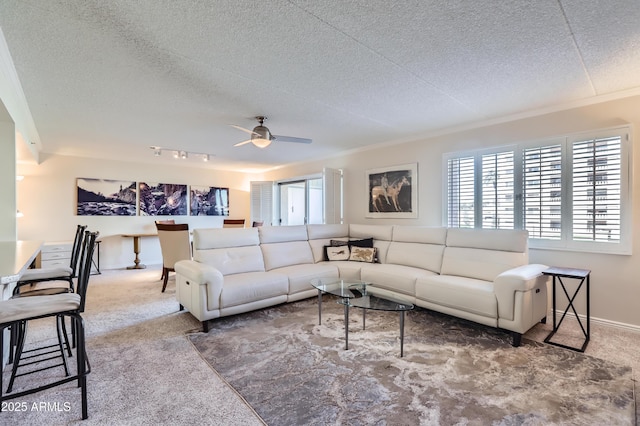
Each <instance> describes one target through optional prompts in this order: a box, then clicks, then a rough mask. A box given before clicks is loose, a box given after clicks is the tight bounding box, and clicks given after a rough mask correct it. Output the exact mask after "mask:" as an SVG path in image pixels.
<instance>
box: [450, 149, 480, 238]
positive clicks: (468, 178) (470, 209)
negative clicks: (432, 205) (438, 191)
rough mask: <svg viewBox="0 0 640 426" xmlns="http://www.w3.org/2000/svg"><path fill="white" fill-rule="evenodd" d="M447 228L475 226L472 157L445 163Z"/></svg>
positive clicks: (453, 159) (454, 159)
mask: <svg viewBox="0 0 640 426" xmlns="http://www.w3.org/2000/svg"><path fill="white" fill-rule="evenodd" d="M447 163H448V164H447V181H448V182H447V188H448V191H447V212H448V213H447V216H448V218H447V223H448V225H447V226H450V227H453V228H473V227H474V226H475V221H474V216H475V202H474V198H475V172H474V159H473V157H464V158H451V159H449V161H448V162H447Z"/></svg>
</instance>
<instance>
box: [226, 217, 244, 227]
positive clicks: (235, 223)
mask: <svg viewBox="0 0 640 426" xmlns="http://www.w3.org/2000/svg"><path fill="white" fill-rule="evenodd" d="M222 227H223V228H244V219H224V220H223V221H222Z"/></svg>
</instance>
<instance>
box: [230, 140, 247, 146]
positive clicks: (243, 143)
mask: <svg viewBox="0 0 640 426" xmlns="http://www.w3.org/2000/svg"><path fill="white" fill-rule="evenodd" d="M248 143H251V139H248V140H246V141H242V142H238V143H237V144H235V145H233V146H242V145H246V144H248Z"/></svg>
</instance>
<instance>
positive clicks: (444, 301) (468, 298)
mask: <svg viewBox="0 0 640 426" xmlns="http://www.w3.org/2000/svg"><path fill="white" fill-rule="evenodd" d="M415 295H416V298H417V299H421V300H424V301H427V302H431V303H434V304H437V305H441V306H447V307H449V308H452V309H457V310H460V311H465V312H470V313H473V314H476V315H481V316H486V317H490V318H497V317H498V301H497V299H496V296H495V293H494V291H493V283H492V282H489V281H484V280H478V279H475V278H466V277H459V276H453V275H433V276H430V277H425V278H418V280H417V282H416V293H415Z"/></svg>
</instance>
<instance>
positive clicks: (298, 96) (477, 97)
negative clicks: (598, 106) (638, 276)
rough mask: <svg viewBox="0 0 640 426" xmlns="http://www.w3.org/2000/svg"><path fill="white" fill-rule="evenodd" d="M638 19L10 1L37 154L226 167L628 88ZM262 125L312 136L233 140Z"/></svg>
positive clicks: (283, 5)
mask: <svg viewBox="0 0 640 426" xmlns="http://www.w3.org/2000/svg"><path fill="white" fill-rule="evenodd" d="M638 22H640V7H639V5H638V0H589V1H588V2H587V1H584V0H561V1H558V0H536V1H531V0H520V1H517V0H514V1H506V0H493V1H470V0H437V1H417V0H415V1H410V0H405V1H390V0H351V1H348V0H324V1H323V0H291V1H284V0H272V1H243V0H217V1H213V0H210V1H206V0H112V1H104V0H0V28H1V29H2V32H3V33H4V37H5V39H6V42H7V45H8V47H9V52H10V55H11V59H12V61H13V64H14V66H15V69H16V71H17V75H18V78H19V80H20V83H21V85H22V89H23V91H24V94H25V97H26V101H27V104H28V107H29V109H30V111H31V114H32V116H33V120H34V122H35V127H36V128H37V132H38V135H39V140H38V141H32V142H35V143H37V145H38V147H39V149H40V151H41V152H42V153H44V154H45V155H46V153H59V154H69V155H78V156H90V157H99V158H114V159H133V160H136V161H149V162H151V161H170V159H168V158H165V157H169V156H168V155H167V154H163V156H162V157H161V158H155V157H154V156H153V152H152V151H151V150H150V149H149V146H150V145H157V146H162V147H166V148H176V149H184V150H188V151H192V152H204V153H211V154H215V155H216V157H215V158H214V159H213V161H211V162H210V166H211V167H216V168H222V169H229V170H266V169H269V168H272V167H277V166H278V165H281V164H286V163H291V162H299V161H305V160H311V159H316V158H321V157H327V156H332V155H336V154H337V153H339V152H341V151H346V150H352V149H358V148H363V147H365V146H367V145H372V144H380V143H388V142H394V141H402V140H412V139H420V138H424V137H425V136H428V135H430V134H434V133H437V132H442V131H445V130H446V129H454V128H456V127H460V126H466V125H469V124H470V123H482V122H486V121H490V120H494V119H498V118H500V117H505V116H512V115H520V114H528V113H532V112H534V111H537V110H542V109H548V108H555V107H561V106H562V105H568V104H571V103H575V102H582V101H584V102H588V101H589V100H590V99H594V98H597V97H601V96H602V95H611V94H616V93H617V94H618V95H620V96H623V95H624V93H625V92H627V91H630V90H633V89H637V88H639V87H640V72H638V71H639V70H640V25H638ZM256 115H267V116H268V117H269V119H268V121H267V122H266V123H265V124H266V125H267V126H268V127H269V128H270V129H271V131H272V132H273V133H275V134H280V135H288V136H296V137H303V138H311V139H313V143H312V144H311V145H304V144H294V143H285V142H280V143H278V142H275V143H273V144H272V145H271V146H270V147H268V148H266V149H259V148H256V147H254V146H253V145H251V144H249V145H245V146H242V147H233V144H234V143H237V142H240V141H243V140H245V139H247V134H246V133H243V132H241V131H239V130H237V129H234V128H233V127H230V126H229V124H236V125H239V126H242V127H246V128H252V127H253V126H254V125H255V124H256V123H255V121H254V120H253V119H252V117H253V116H256ZM189 161H195V160H189Z"/></svg>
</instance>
